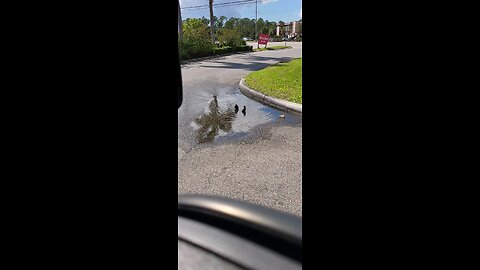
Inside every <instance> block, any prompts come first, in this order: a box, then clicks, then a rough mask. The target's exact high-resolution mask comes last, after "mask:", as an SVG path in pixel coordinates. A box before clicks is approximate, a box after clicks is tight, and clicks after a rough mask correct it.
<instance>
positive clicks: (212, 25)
mask: <svg viewBox="0 0 480 270" xmlns="http://www.w3.org/2000/svg"><path fill="white" fill-rule="evenodd" d="M208 2H209V6H210V33H211V35H212V43H213V44H215V31H214V29H213V27H214V24H213V23H214V21H213V0H209V1H208Z"/></svg>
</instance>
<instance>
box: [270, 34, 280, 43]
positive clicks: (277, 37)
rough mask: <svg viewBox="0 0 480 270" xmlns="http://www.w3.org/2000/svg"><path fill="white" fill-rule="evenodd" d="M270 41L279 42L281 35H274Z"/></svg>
mask: <svg viewBox="0 0 480 270" xmlns="http://www.w3.org/2000/svg"><path fill="white" fill-rule="evenodd" d="M271 41H272V42H280V41H282V37H281V36H278V35H275V36H273V37H272V40H271Z"/></svg>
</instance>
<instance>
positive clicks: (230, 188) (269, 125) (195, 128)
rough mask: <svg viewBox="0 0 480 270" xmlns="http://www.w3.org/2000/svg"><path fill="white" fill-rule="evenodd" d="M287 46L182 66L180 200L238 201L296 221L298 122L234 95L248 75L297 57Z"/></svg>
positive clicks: (298, 206) (298, 52) (298, 202)
mask: <svg viewBox="0 0 480 270" xmlns="http://www.w3.org/2000/svg"><path fill="white" fill-rule="evenodd" d="M289 45H291V46H293V47H294V48H292V49H286V50H278V51H264V52H255V53H243V54H236V55H229V56H225V57H221V58H215V59H210V60H204V61H200V62H193V63H189V64H185V65H182V79H183V85H184V103H183V104H182V107H181V108H180V109H179V110H178V193H179V194H183V193H200V194H211V195H220V196H226V197H230V198H236V199H243V200H247V201H250V202H253V203H258V204H261V205H265V206H268V207H272V208H276V209H280V210H283V211H287V212H290V213H293V214H296V215H300V216H301V214H302V210H301V208H302V204H301V199H302V194H301V185H302V181H301V179H302V170H301V166H302V150H301V149H302V117H301V116H298V115H294V114H290V113H286V112H283V111H280V110H277V109H274V108H271V107H268V106H265V105H263V104H260V103H258V102H256V101H253V100H251V99H249V98H247V97H245V96H244V95H243V94H241V93H240V91H239V88H238V83H239V81H240V79H241V78H242V77H244V76H246V75H247V74H248V73H250V72H252V71H255V70H259V69H262V68H264V67H266V66H268V65H271V64H273V63H275V62H278V61H288V60H290V59H292V58H298V57H301V54H302V49H301V43H290V44H289ZM235 105H237V106H238V110H236V108H235ZM244 106H245V107H244ZM244 108H245V110H243V109H244ZM280 116H284V117H280Z"/></svg>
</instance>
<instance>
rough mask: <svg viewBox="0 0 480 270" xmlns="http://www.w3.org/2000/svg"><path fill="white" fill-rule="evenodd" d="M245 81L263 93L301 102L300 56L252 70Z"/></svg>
mask: <svg viewBox="0 0 480 270" xmlns="http://www.w3.org/2000/svg"><path fill="white" fill-rule="evenodd" d="M245 83H246V84H247V86H248V87H250V88H252V89H254V90H256V91H259V92H261V93H263V94H266V95H269V96H272V97H276V98H280V99H284V100H288V101H291V102H295V103H300V104H302V58H299V59H295V60H293V61H290V62H288V63H278V64H276V65H273V66H270V67H267V68H265V69H262V70H259V71H255V72H252V73H250V74H249V75H248V76H247V77H246V78H245Z"/></svg>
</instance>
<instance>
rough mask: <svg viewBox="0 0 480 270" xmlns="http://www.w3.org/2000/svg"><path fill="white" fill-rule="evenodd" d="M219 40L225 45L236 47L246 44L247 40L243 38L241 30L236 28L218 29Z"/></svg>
mask: <svg viewBox="0 0 480 270" xmlns="http://www.w3.org/2000/svg"><path fill="white" fill-rule="evenodd" d="M218 41H219V42H220V44H222V45H223V46H229V47H234V48H235V47H241V46H245V45H246V43H245V41H244V40H243V39H242V35H241V34H240V32H238V31H236V30H234V29H220V30H219V31H218Z"/></svg>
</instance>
